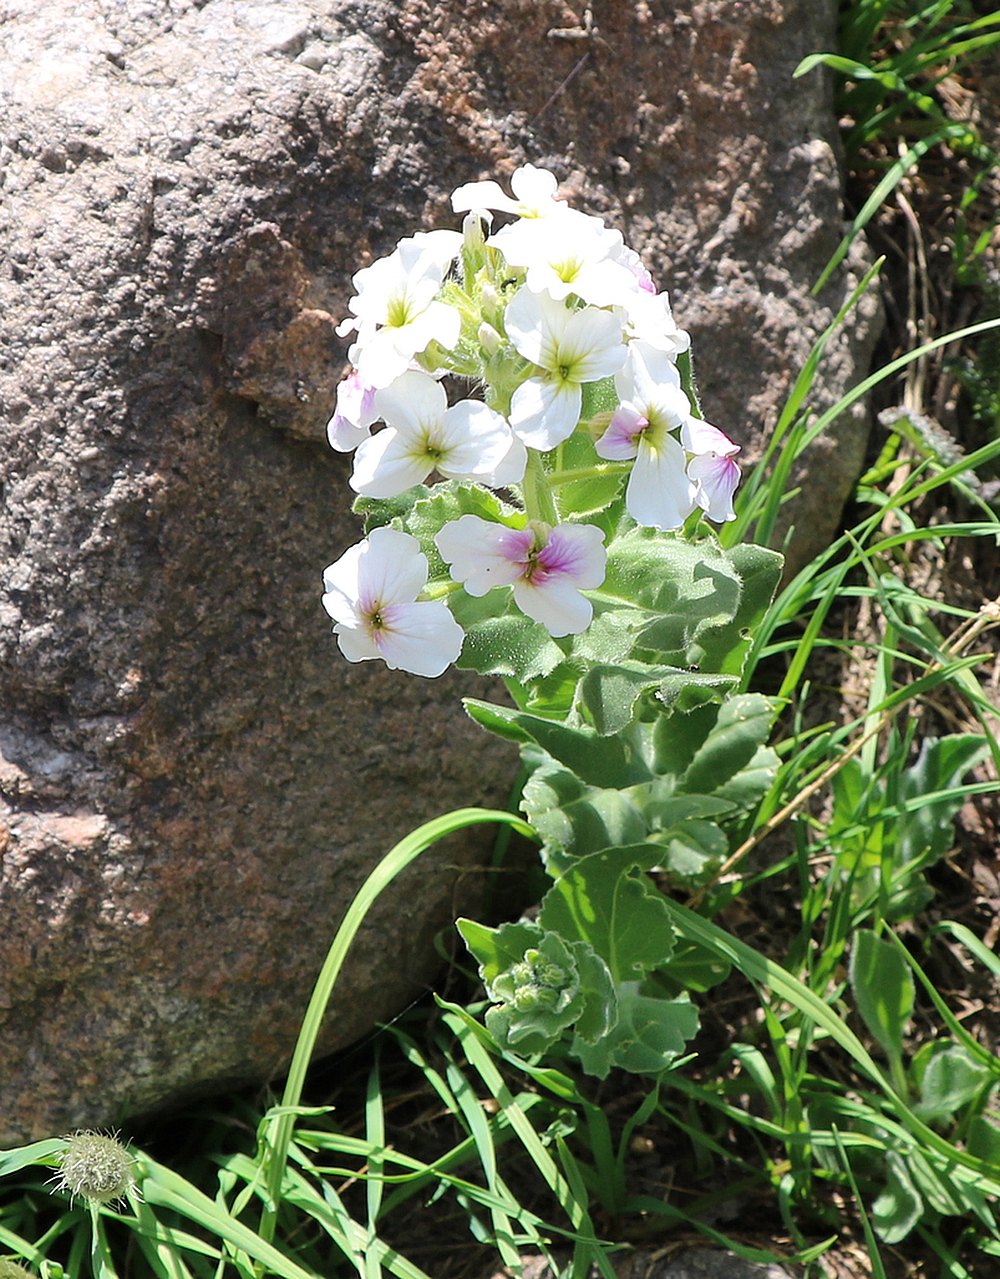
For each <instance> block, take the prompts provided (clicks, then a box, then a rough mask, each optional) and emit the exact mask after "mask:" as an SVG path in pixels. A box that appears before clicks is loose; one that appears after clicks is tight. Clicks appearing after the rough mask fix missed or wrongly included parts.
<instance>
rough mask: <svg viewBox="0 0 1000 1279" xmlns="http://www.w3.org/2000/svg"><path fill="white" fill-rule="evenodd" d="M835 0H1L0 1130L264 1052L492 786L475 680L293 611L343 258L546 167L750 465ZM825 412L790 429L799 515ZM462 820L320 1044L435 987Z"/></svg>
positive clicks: (308, 596)
mask: <svg viewBox="0 0 1000 1279" xmlns="http://www.w3.org/2000/svg"><path fill="white" fill-rule="evenodd" d="M835 7H836V6H835V5H834V3H833V0H829V2H828V3H823V4H820V5H816V4H812V3H809V0H704V2H702V3H694V4H692V5H690V6H687V7H686V10H685V12H683V13H680V12H675V7H674V6H662V5H658V4H652V3H637V4H634V5H611V4H605V5H601V4H595V5H594V6H593V13H594V18H595V19H596V28H597V29H596V30H595V29H594V27H593V25H591V26H590V28H587V27H586V26H585V25H584V26H581V25H580V22H579V19H580V9H579V8H574V7H573V6H570V5H567V4H563V3H556V2H554V0H538V2H536V0H512V3H510V4H507V5H504V6H498V5H496V4H494V3H489V2H487V0H472V2H471V3H458V0H445V2H444V3H430V2H429V0H402V3H390V2H389V0H301V2H299V0H295V2H291V3H278V2H277V0H238V2H237V0H117V2H114V0H106V2H103V3H98V2H97V0H77V2H76V3H75V4H74V5H73V6H70V7H67V6H66V5H65V4H63V3H62V2H61V0H30V2H29V0H15V2H10V0H7V2H6V3H4V2H3V0H0V243H2V253H0V485H2V489H0V564H2V570H0V910H2V912H3V920H4V927H3V929H2V930H0V1142H3V1143H9V1142H11V1141H16V1140H23V1139H26V1138H29V1137H35V1136H40V1135H44V1134H47V1133H51V1132H53V1131H58V1130H61V1129H66V1128H69V1127H73V1126H78V1125H95V1124H102V1123H109V1122H115V1121H117V1120H119V1119H120V1118H121V1117H122V1116H123V1115H125V1114H127V1113H134V1112H137V1111H142V1110H147V1109H149V1108H151V1107H155V1106H158V1105H162V1104H164V1103H165V1102H166V1101H168V1100H169V1099H171V1098H176V1097H177V1096H179V1095H182V1094H185V1093H190V1092H192V1091H195V1090H203V1089H207V1088H219V1087H223V1086H225V1085H227V1084H228V1083H230V1082H233V1081H244V1080H254V1079H256V1080H260V1079H265V1078H267V1077H269V1076H272V1075H273V1074H275V1072H278V1071H280V1069H281V1068H282V1066H283V1064H284V1063H285V1062H286V1061H287V1058H288V1055H289V1052H290V1049H291V1045H292V1043H293V1041H294V1035H295V1031H296V1028H297V1025H298V1020H299V1017H300V1015H301V1011H302V1009H303V1007H304V1005H305V1002H306V1000H307V998H308V993H309V989H310V986H311V982H312V980H313V978H314V975H315V973H316V971H317V969H318V967H319V964H320V962H321V959H322V955H323V953H324V952H325V949H326V946H327V944H328V942H329V939H330V937H331V936H332V932H333V930H334V928H335V926H336V923H337V920H338V918H339V917H340V915H341V914H342V913H343V910H344V909H345V907H346V905H347V903H348V902H349V900H350V898H351V896H352V894H353V892H354V891H355V890H356V888H357V887H358V885H359V884H360V883H361V882H362V880H363V879H364V877H365V875H366V874H367V872H368V871H369V870H370V868H371V867H372V866H373V865H374V863H375V862H376V861H377V859H378V858H379V856H380V855H381V853H382V852H384V851H385V849H386V848H387V847H388V846H389V845H390V844H391V843H392V842H393V841H394V840H395V839H397V838H398V837H399V836H401V835H402V834H404V833H405V832H406V831H407V830H409V829H410V828H412V827H413V826H414V825H416V824H417V823H419V822H420V821H422V820H424V819H426V818H428V817H431V816H434V815H437V814H438V813H440V812H442V811H444V810H446V809H448V808H451V807H455V806H458V805H466V804H476V803H484V804H490V803H495V802H497V801H498V800H500V799H501V798H502V797H503V796H504V794H505V792H506V790H507V787H508V785H509V781H510V777H511V774H512V770H513V761H512V759H511V756H510V754H509V752H508V751H506V750H504V749H503V747H502V746H501V745H500V744H499V743H496V742H493V741H491V740H489V739H487V738H486V737H485V736H483V735H481V734H478V733H477V732H476V731H474V730H473V729H472V727H471V725H469V724H468V723H467V722H466V721H465V720H464V717H463V715H462V712H461V708H460V706H459V704H458V694H459V693H460V692H461V691H462V690H465V691H468V692H476V693H478V692H480V691H481V689H479V688H478V687H476V686H473V683H472V681H470V680H469V679H467V678H463V677H460V676H457V675H456V676H448V677H445V678H443V679H441V680H440V681H425V680H420V679H414V678H409V677H406V676H404V675H402V674H398V673H391V672H387V671H385V670H376V669H374V667H373V666H371V665H369V664H366V665H364V666H350V665H348V664H347V663H346V662H344V661H342V660H341V659H340V658H339V655H338V654H337V652H336V648H335V644H334V642H333V640H332V638H331V637H330V635H329V630H328V625H327V624H326V620H325V618H324V616H323V614H322V612H321V610H320V608H319V602H318V596H319V574H320V572H321V570H322V568H323V566H324V565H325V564H326V563H328V562H330V561H331V560H333V559H334V558H335V557H336V556H337V555H338V554H340V553H341V551H342V550H343V549H344V548H345V547H346V546H347V545H349V544H350V543H351V542H353V541H355V540H356V539H357V528H356V523H355V521H354V519H353V517H352V516H351V515H350V513H349V510H348V506H349V491H348V489H347V487H346V485H345V483H344V481H345V479H346V463H345V460H344V459H343V458H341V457H338V456H337V455H334V454H333V453H331V452H330V450H328V449H327V447H326V445H325V442H324V428H325V424H326V421H327V418H328V416H329V414H330V411H331V407H332V402H333V397H334V392H335V387H336V383H337V381H338V379H339V378H340V376H341V374H342V372H343V361H344V352H343V344H342V343H340V342H339V341H338V339H337V338H336V336H335V334H334V331H333V330H334V325H335V322H336V320H337V319H338V318H339V317H340V316H341V315H342V314H343V313H344V308H345V303H346V300H347V298H348V296H349V294H350V292H351V290H350V276H351V274H352V273H353V272H354V271H355V270H357V269H358V268H359V267H360V266H361V265H363V264H364V263H365V262H366V261H368V260H370V259H371V258H372V257H373V256H376V255H379V254H382V253H385V252H387V251H389V250H390V249H391V247H392V245H393V244H394V242H395V240H396V239H397V238H398V237H399V236H401V235H404V234H408V233H411V232H412V231H413V230H414V229H416V228H418V227H421V226H423V227H427V226H433V225H449V224H450V222H451V215H450V212H449V207H448V196H449V194H450V192H451V190H452V189H453V187H455V186H456V185H458V184H459V183H460V182H463V181H468V180H472V179H474V178H477V177H480V176H500V177H502V176H503V175H504V174H507V173H509V172H510V171H511V170H512V169H513V168H514V167H515V166H516V165H517V164H518V163H520V162H522V161H523V160H525V159H531V160H532V161H534V162H535V163H539V164H544V165H549V166H551V167H552V168H553V169H554V170H555V171H556V172H557V173H558V175H559V177H560V179H561V180H562V181H563V183H564V189H565V191H566V193H567V195H569V196H570V197H571V198H572V199H573V200H574V201H575V202H576V203H577V204H578V205H580V206H581V207H583V208H587V209H589V210H591V211H593V212H597V213H601V214H602V215H604V216H605V217H606V218H608V219H609V220H610V221H612V222H614V223H615V224H616V225H618V226H620V227H621V229H622V230H623V231H624V232H625V234H626V237H627V238H628V239H629V240H630V241H631V242H632V243H634V244H635V246H636V247H637V248H639V249H640V250H641V251H642V252H643V253H644V254H645V256H646V258H647V261H648V263H649V265H650V267H651V269H652V270H653V272H654V274H655V276H656V277H657V279H658V281H659V282H660V283H661V285H662V286H666V287H669V288H670V289H671V292H672V295H673V297H674V301H675V309H676V312H677V315H678V317H679V319H680V320H681V322H682V323H684V324H686V326H687V327H689V328H690V329H691V331H692V334H693V336H694V340H695V350H696V353H697V355H698V368H699V370H700V384H701V389H702V393H703V399H704V406H705V410H706V413H707V415H708V416H709V417H710V418H711V419H712V420H713V421H715V422H716V423H718V424H719V425H720V426H722V427H724V428H725V429H726V430H727V431H728V432H729V433H730V434H731V435H733V436H735V437H736V438H737V439H738V440H740V441H741V442H742V443H744V444H745V445H746V448H747V452H748V453H752V452H753V450H754V449H759V447H760V442H761V440H762V439H764V438H765V436H766V433H767V430H768V428H769V426H770V425H771V424H772V423H773V420H774V418H775V415H776V413H777V410H778V407H779V405H780V403H781V400H782V397H783V395H784V394H785V393H786V391H787V388H788V386H789V383H790V379H791V378H792V376H793V375H794V372H795V370H796V369H797V367H798V366H799V365H800V363H801V360H802V359H803V358H804V355H805V352H806V351H807V349H808V346H809V344H810V342H811V341H812V340H813V338H814V337H815V335H816V334H817V333H818V332H820V331H821V330H822V329H823V327H824V326H825V325H826V324H827V323H828V321H829V318H830V316H831V314H832V313H833V311H834V310H835V309H836V308H837V306H839V304H840V303H841V301H842V300H843V298H844V296H845V294H846V292H847V290H848V289H849V287H850V272H849V273H848V275H847V276H845V275H841V276H839V277H838V278H837V280H836V282H834V283H832V284H831V285H830V286H829V287H828V289H827V291H826V292H825V294H823V295H822V296H821V297H820V298H819V299H813V298H812V297H811V296H810V294H809V287H810V285H811V284H812V282H813V280H814V279H815V277H816V275H818V273H819V270H820V268H821V267H822V265H823V263H824V262H825V261H826V258H827V257H828V256H829V253H830V252H831V251H832V249H833V248H834V246H835V245H836V242H837V240H838V239H839V237H840V235H841V232H842V223H843V214H842V210H841V204H840V179H839V174H838V167H837V160H836V153H835V146H836V143H835V121H834V120H833V117H832V113H831V108H830V101H829V96H828V88H827V86H826V85H825V83H824V81H823V80H822V78H821V77H818V76H817V77H809V78H806V79H804V80H799V81H793V80H792V79H791V71H792V70H793V68H794V66H795V64H796V62H797V61H798V59H799V58H800V57H801V56H802V55H804V54H805V53H807V52H809V51H810V50H813V49H816V48H821V47H827V46H829V44H830V41H831V39H832V31H833V23H834V10H835ZM855 271H856V267H855ZM873 326H874V320H873V313H872V311H871V308H867V309H862V311H860V312H859V313H858V314H857V316H856V318H855V321H854V323H853V324H852V325H850V326H848V328H847V329H845V331H844V333H843V334H842V336H841V338H840V339H839V341H838V342H837V343H835V344H834V349H833V351H832V358H831V361H830V363H829V365H828V367H827V370H826V372H825V374H824V377H823V389H822V395H823V396H825V397H827V399H829V397H832V396H835V395H836V394H837V393H838V392H839V391H840V390H842V389H843V388H844V387H845V386H846V385H848V384H849V383H850V381H851V380H852V379H855V378H857V377H858V376H859V375H861V374H862V373H863V372H864V366H865V361H866V359H867V354H868V351H869V349H870V345H871V341H872V337H873ZM863 425H864V424H863V421H862V420H861V418H860V417H858V416H851V417H850V418H849V419H848V420H845V421H843V422H841V423H840V425H839V427H838V431H837V432H836V433H835V434H833V435H831V437H830V438H829V439H828V440H827V441H825V442H824V445H823V447H824V450H825V452H824V453H823V455H822V457H821V458H820V460H819V463H818V466H817V467H815V468H814V471H815V477H814V479H813V480H812V481H811V484H812V485H814V487H813V488H812V490H811V503H812V504H811V506H810V517H809V525H810V534H811V535H812V537H813V541H811V542H810V543H809V545H810V546H814V545H817V544H821V542H822V539H823V538H824V537H828V536H829V535H830V530H831V529H832V528H833V526H834V523H835V521H836V518H837V513H838V511H839V507H840V504H841V503H842V501H843V498H844V495H845V493H846V491H847V488H848V487H849V483H850V480H851V478H852V477H853V473H854V472H856V470H857V467H858V465H859V459H860V454H861V451H862V450H863V446H864V431H863ZM817 538H818V539H819V543H817V542H816V539H817ZM799 546H800V550H801V549H803V547H804V543H801V542H800V543H799ZM489 839H490V836H489V834H488V833H487V834H484V835H481V836H479V837H478V838H476V839H465V840H463V841H456V843H455V844H454V845H453V846H449V847H447V848H445V849H443V850H441V851H440V852H438V853H435V854H429V855H428V856H427V857H426V858H425V859H423V860H422V861H420V862H418V864H417V866H416V867H415V868H413V869H412V870H411V871H410V872H408V873H407V875H406V876H405V877H404V879H403V880H402V881H401V882H400V884H399V886H398V889H397V890H394V891H392V892H391V893H389V894H387V895H386V896H385V897H384V898H382V899H381V900H380V902H379V904H378V906H377V908H376V910H375V911H374V913H373V915H372V917H371V920H370V922H369V925H368V926H366V928H365V929H364V930H363V932H362V935H361V936H360V938H359V941H358V943H357V945H356V947H355V949H354V952H353V953H352V957H351V960H350V962H349V965H348V969H347V971H346V972H345V974H344V978H343V981H342V984H341V986H340V987H339V989H338V992H337V994H336V997H335V1001H334V1006H333V1009H332V1013H331V1015H330V1017H329V1018H328V1022H327V1026H326V1031H325V1035H324V1039H323V1044H322V1046H323V1048H325V1049H331V1048H333V1047H335V1046H340V1045H344V1044H346V1043H348V1042H350V1041H351V1040H352V1039H353V1038H356V1037H357V1036H359V1035H360V1034H362V1033H364V1032H365V1031H366V1030H368V1029H369V1028H370V1027H371V1026H372V1025H373V1024H374V1023H375V1021H377V1020H378V1019H379V1018H380V1017H385V1016H387V1015H389V1014H390V1013H391V1012H392V1010H393V1009H395V1008H398V1007H399V1006H400V1005H401V1004H402V1003H403V1002H405V1001H406V1000H407V999H408V998H410V997H411V996H412V995H413V993H414V992H415V991H418V990H420V989H421V988H422V987H423V986H424V985H425V984H426V983H427V981H428V980H430V979H431V976H432V973H433V969H434V963H435V961H434V952H433V948H432V946H431V944H430V939H431V935H432V933H433V931H434V929H435V928H437V927H439V926H442V925H444V924H446V923H447V922H448V920H449V919H450V918H451V917H452V915H453V912H454V911H455V909H456V907H460V908H466V909H468V908H469V905H470V893H469V891H468V890H469V888H470V886H472V885H474V884H476V883H478V882H479V881H480V880H481V878H482V877H481V875H479V874H477V873H476V871H475V867H476V865H478V864H481V861H482V852H483V849H484V845H488V843H489ZM463 867H464V868H465V869H464V870H463ZM470 868H471V869H470Z"/></svg>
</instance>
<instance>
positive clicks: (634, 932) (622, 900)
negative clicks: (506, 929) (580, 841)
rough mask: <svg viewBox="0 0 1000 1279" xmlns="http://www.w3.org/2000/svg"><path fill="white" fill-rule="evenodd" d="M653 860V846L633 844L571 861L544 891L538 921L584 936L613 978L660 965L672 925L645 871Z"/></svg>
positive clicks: (565, 933) (664, 959)
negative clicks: (546, 890)
mask: <svg viewBox="0 0 1000 1279" xmlns="http://www.w3.org/2000/svg"><path fill="white" fill-rule="evenodd" d="M656 860H657V850H656V849H653V848H650V847H649V846H642V845H639V846H634V847H632V848H616V849H611V850H608V851H607V852H603V853H591V854H590V855H589V856H587V857H582V858H580V859H579V860H577V861H574V863H573V864H572V866H571V867H570V868H569V869H568V870H566V871H565V872H564V873H563V874H562V875H560V877H559V878H558V879H557V880H556V882H555V884H554V886H553V887H552V888H551V889H550V890H549V892H548V893H546V895H545V898H544V899H543V901H542V908H541V910H540V911H539V916H538V918H539V922H540V923H541V925H542V926H543V927H544V928H547V929H552V930H553V931H554V932H557V933H559V934H560V936H562V937H567V938H573V939H574V940H576V939H577V938H579V939H580V940H582V941H586V942H589V943H590V945H591V946H592V947H593V949H594V950H595V952H596V953H597V954H598V955H600V956H601V957H602V958H603V959H604V960H605V961H606V963H607V965H608V968H609V969H610V971H611V976H612V977H613V979H614V981H615V983H616V984H619V983H621V982H628V981H633V980H637V979H639V978H641V977H642V976H644V975H645V974H646V973H647V972H649V971H650V970H651V969H656V968H662V967H664V966H665V965H666V964H667V963H668V962H669V960H670V956H671V954H672V953H673V946H674V929H673V926H672V925H671V924H670V922H669V917H668V915H667V912H666V910H665V908H664V905H663V897H662V894H661V893H660V892H659V890H658V889H657V888H656V887H655V886H654V885H653V884H652V882H651V881H650V880H649V878H648V877H647V876H646V874H645V868H646V867H648V866H651V865H654V864H655V862H656Z"/></svg>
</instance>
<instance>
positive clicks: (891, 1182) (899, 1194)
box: [872, 1151, 924, 1244]
mask: <svg viewBox="0 0 1000 1279" xmlns="http://www.w3.org/2000/svg"><path fill="white" fill-rule="evenodd" d="M886 1165H887V1170H888V1177H887V1180H886V1187H885V1189H884V1190H883V1191H882V1193H881V1194H880V1195H879V1197H878V1198H877V1199H876V1200H875V1202H874V1204H872V1217H873V1219H874V1223H875V1229H876V1231H877V1232H878V1235H879V1238H880V1239H882V1240H884V1241H885V1242H886V1243H889V1244H893V1243H899V1242H900V1240H901V1239H905V1238H906V1236H907V1235H908V1234H909V1233H910V1231H911V1230H912V1229H913V1227H914V1226H915V1225H916V1224H917V1222H918V1221H919V1220H920V1217H921V1214H922V1213H923V1209H924V1204H923V1200H922V1199H921V1197H920V1193H919V1191H918V1190H917V1188H916V1186H915V1185H914V1184H913V1179H912V1177H911V1176H910V1174H909V1172H908V1170H907V1167H906V1163H905V1161H904V1160H903V1159H901V1158H900V1156H899V1155H896V1154H893V1153H892V1152H891V1151H890V1152H889V1153H888V1154H887V1155H886Z"/></svg>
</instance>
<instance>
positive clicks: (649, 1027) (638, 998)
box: [572, 987, 698, 1079]
mask: <svg viewBox="0 0 1000 1279" xmlns="http://www.w3.org/2000/svg"><path fill="white" fill-rule="evenodd" d="M697 1030H698V1010H697V1008H695V1006H694V1005H693V1004H692V1003H691V1000H690V999H689V998H688V996H687V995H686V994H685V995H678V996H677V997H676V998H674V999H658V998H651V997H650V996H648V995H643V994H640V993H639V991H638V988H637V987H636V988H635V989H630V988H626V989H625V991H624V992H623V991H622V990H621V989H620V988H619V992H618V1024H617V1025H616V1026H615V1028H614V1030H612V1031H611V1033H610V1034H608V1035H605V1037H604V1038H603V1039H601V1040H600V1041H599V1042H598V1043H596V1044H584V1043H582V1042H581V1041H580V1040H579V1039H577V1040H575V1041H574V1043H573V1048H572V1052H573V1055H574V1056H575V1057H577V1058H578V1059H579V1061H580V1064H581V1066H582V1067H583V1069H584V1070H585V1071H586V1072H587V1073H588V1074H589V1075H596V1077H597V1078H598V1079H605V1078H607V1075H608V1073H609V1071H610V1070H611V1068H612V1066H617V1067H619V1068H620V1069H621V1070H628V1071H631V1072H632V1073H633V1074H639V1075H658V1074H659V1073H660V1072H661V1071H662V1070H665V1069H666V1068H667V1067H668V1066H669V1065H670V1063H671V1062H672V1061H674V1060H676V1058H677V1057H679V1056H680V1054H681V1053H682V1052H683V1051H684V1048H685V1045H686V1044H687V1042H688V1040H689V1039H691V1038H692V1037H693V1036H694V1035H695V1034H696V1032H697Z"/></svg>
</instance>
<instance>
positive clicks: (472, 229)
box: [462, 209, 493, 253]
mask: <svg viewBox="0 0 1000 1279" xmlns="http://www.w3.org/2000/svg"><path fill="white" fill-rule="evenodd" d="M485 219H489V220H490V221H491V222H492V220H493V219H492V218H491V217H490V215H489V214H488V213H485V212H483V211H481V210H480V211H477V210H475V209H474V210H473V211H472V212H471V213H467V214H466V215H465V217H464V219H463V221H462V239H463V241H464V244H465V251H466V253H479V252H481V251H482V248H483V245H484V244H485V243H486V235H485V233H484V231H483V221H484V220H485Z"/></svg>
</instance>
